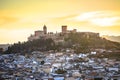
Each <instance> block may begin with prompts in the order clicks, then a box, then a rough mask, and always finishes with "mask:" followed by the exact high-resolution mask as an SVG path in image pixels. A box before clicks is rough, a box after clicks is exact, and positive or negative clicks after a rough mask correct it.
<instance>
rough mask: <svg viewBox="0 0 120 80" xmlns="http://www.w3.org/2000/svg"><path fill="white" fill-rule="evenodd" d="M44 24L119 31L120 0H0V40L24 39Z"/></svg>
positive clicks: (51, 28)
mask: <svg viewBox="0 0 120 80" xmlns="http://www.w3.org/2000/svg"><path fill="white" fill-rule="evenodd" d="M44 24H45V25H46V26H47V28H48V31H49V32H56V31H58V32H60V31H61V26H62V25H67V26H68V29H74V28H75V29H77V30H78V31H82V32H83V31H85V32H86V31H89V32H98V33H100V34H101V35H115V36H118V35H120V0H0V32H1V34H0V44H3V43H15V42H18V41H26V40H27V37H28V36H29V35H30V34H33V32H34V31H35V30H42V27H43V25H44Z"/></svg>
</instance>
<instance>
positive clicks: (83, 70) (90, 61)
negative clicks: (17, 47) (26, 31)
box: [0, 50, 120, 80]
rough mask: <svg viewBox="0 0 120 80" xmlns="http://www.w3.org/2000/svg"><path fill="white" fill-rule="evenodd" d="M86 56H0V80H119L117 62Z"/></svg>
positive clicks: (37, 54)
mask: <svg viewBox="0 0 120 80" xmlns="http://www.w3.org/2000/svg"><path fill="white" fill-rule="evenodd" d="M91 54H92V55H96V52H91V53H88V54H82V53H80V54H75V53H74V52H73V51H71V50H66V51H64V52H56V53H52V52H39V51H34V52H32V53H30V54H28V55H20V54H4V55H1V56H0V80H1V79H3V80H4V79H5V80H120V61H116V60H110V59H108V58H103V59H99V58H89V57H88V56H89V55H91Z"/></svg>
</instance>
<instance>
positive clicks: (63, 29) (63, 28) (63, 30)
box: [62, 25, 67, 33]
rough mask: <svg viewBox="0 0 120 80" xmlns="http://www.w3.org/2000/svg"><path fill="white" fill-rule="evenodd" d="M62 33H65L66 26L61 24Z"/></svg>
mask: <svg viewBox="0 0 120 80" xmlns="http://www.w3.org/2000/svg"><path fill="white" fill-rule="evenodd" d="M62 33H67V26H66V25H65V26H62Z"/></svg>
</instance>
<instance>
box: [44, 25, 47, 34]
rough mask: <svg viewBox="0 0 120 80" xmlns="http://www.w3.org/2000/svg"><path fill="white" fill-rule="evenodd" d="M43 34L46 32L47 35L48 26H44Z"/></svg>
mask: <svg viewBox="0 0 120 80" xmlns="http://www.w3.org/2000/svg"><path fill="white" fill-rule="evenodd" d="M43 32H44V34H47V27H46V25H44V26H43Z"/></svg>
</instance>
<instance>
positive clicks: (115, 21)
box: [67, 11, 120, 27]
mask: <svg viewBox="0 0 120 80" xmlns="http://www.w3.org/2000/svg"><path fill="white" fill-rule="evenodd" d="M67 20H71V21H77V22H87V24H88V22H89V24H93V25H97V26H101V27H103V26H107V27H109V26H115V25H120V24H119V23H120V12H113V11H95V12H86V13H82V14H80V15H78V16H75V17H71V18H68V19H67Z"/></svg>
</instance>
